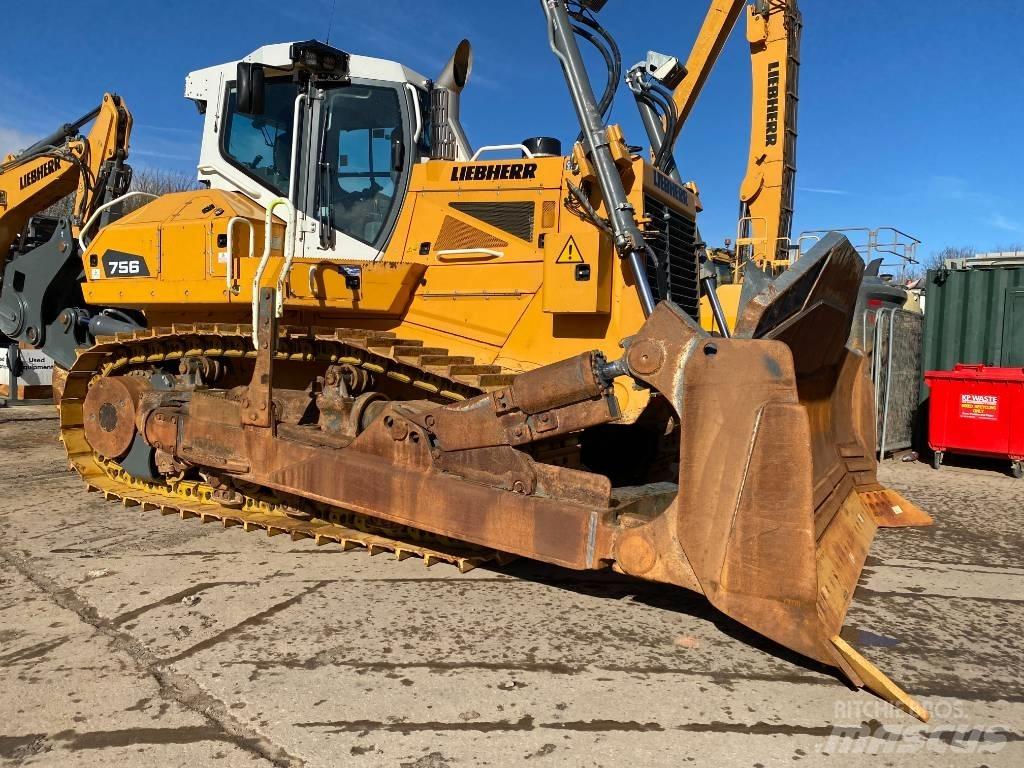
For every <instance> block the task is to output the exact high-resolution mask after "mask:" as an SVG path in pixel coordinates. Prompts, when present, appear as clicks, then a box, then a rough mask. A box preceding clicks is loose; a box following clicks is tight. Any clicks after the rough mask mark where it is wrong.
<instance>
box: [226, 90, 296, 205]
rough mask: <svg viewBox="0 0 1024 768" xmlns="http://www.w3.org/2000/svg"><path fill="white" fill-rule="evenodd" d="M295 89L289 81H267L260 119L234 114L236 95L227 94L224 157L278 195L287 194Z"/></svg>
mask: <svg viewBox="0 0 1024 768" xmlns="http://www.w3.org/2000/svg"><path fill="white" fill-rule="evenodd" d="M298 93H299V86H298V85H297V84H296V83H294V82H293V81H292V80H291V78H288V79H278V80H268V81H267V85H266V92H265V96H264V108H263V114H261V115H255V116H254V115H242V114H239V113H238V112H236V103H237V100H238V94H237V91H236V90H235V88H234V86H232V88H231V90H230V91H229V92H228V108H227V112H226V115H225V125H224V132H223V136H224V138H223V142H224V145H223V146H224V154H225V155H226V156H227V158H228V159H229V160H231V161H233V162H234V164H235V165H237V166H238V167H240V168H241V169H242V170H244V171H245V172H246V173H248V174H249V175H250V176H252V177H254V178H255V179H256V180H257V181H260V182H261V183H263V184H265V185H266V186H268V187H270V188H271V189H272V190H274V191H275V192H277V193H278V194H279V195H285V194H287V193H288V184H289V182H290V180H291V173H292V160H291V156H292V129H293V126H294V117H295V99H296V97H297V96H298Z"/></svg>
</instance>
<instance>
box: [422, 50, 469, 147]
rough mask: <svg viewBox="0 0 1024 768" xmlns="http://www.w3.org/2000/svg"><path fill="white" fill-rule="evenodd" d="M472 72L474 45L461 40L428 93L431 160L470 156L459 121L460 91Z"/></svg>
mask: <svg viewBox="0 0 1024 768" xmlns="http://www.w3.org/2000/svg"><path fill="white" fill-rule="evenodd" d="M472 71H473V46H472V45H471V44H470V42H469V40H463V41H462V42H461V43H459V46H458V48H456V49H455V53H454V54H452V57H451V59H450V60H449V61H448V64H447V65H446V66H445V68H444V70H443V71H442V72H441V74H440V75H439V76H438V78H437V80H436V81H435V82H434V90H433V92H432V93H431V95H430V113H431V121H430V123H431V126H432V128H431V132H432V136H431V139H432V140H431V147H432V148H433V149H432V150H431V153H430V156H431V159H433V160H462V161H466V160H469V159H470V158H471V157H472V156H473V148H472V147H471V146H470V144H469V140H468V139H467V138H466V132H465V131H464V130H463V128H462V122H461V120H460V111H461V110H460V106H461V101H462V91H463V89H465V87H466V83H467V82H469V76H470V74H471V73H472Z"/></svg>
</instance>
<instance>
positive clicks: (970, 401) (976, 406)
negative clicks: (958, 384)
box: [960, 394, 999, 421]
mask: <svg viewBox="0 0 1024 768" xmlns="http://www.w3.org/2000/svg"><path fill="white" fill-rule="evenodd" d="M960 418H961V419H982V420H984V421H996V420H997V419H998V418H999V398H998V397H996V396H995V395H967V394H963V395H960Z"/></svg>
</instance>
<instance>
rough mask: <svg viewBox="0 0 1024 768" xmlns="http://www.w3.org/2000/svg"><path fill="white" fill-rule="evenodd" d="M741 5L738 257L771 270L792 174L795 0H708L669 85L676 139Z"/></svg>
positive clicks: (777, 264)
mask: <svg viewBox="0 0 1024 768" xmlns="http://www.w3.org/2000/svg"><path fill="white" fill-rule="evenodd" d="M744 7H745V8H746V16H747V42H748V43H749V44H750V65H751V72H752V76H753V99H752V106H751V124H750V154H749V159H748V162H747V171H746V174H745V176H744V179H743V183H742V184H741V186H740V217H739V227H738V237H737V242H736V247H737V256H738V261H739V263H741V264H745V263H748V262H753V263H754V264H756V265H757V266H758V267H759V268H761V269H763V270H765V271H766V272H768V273H769V274H772V275H776V274H778V273H779V272H781V271H782V270H783V269H785V268H786V266H787V265H788V263H789V242H790V235H791V232H792V227H793V193H794V185H795V180H796V140H797V104H798V101H799V96H798V93H799V69H800V36H801V28H802V24H803V22H802V18H801V15H800V10H799V8H798V3H797V0H756V1H755V2H752V3H750V2H748V0H713V2H712V3H711V7H710V8H709V9H708V13H707V16H706V17H705V19H704V23H703V25H702V26H701V29H700V33H699V34H698V35H697V39H696V41H695V42H694V44H693V48H692V49H691V50H690V55H689V56H688V58H687V59H686V77H684V78H683V79H682V82H680V83H679V84H678V85H677V86H676V87H675V88H674V89H673V92H672V100H673V102H674V106H675V113H676V117H675V120H674V121H673V122H674V125H673V126H672V128H673V130H672V131H671V135H670V136H669V139H670V140H671V141H672V142H673V143H675V142H677V141H678V139H679V135H680V133H681V132H682V129H683V126H684V125H685V123H686V119H687V117H688V116H689V114H690V112H691V110H692V109H693V107H694V105H695V104H696V103H697V100H698V98H699V97H700V94H701V91H702V90H703V88H704V84H705V83H706V82H707V80H708V77H709V76H710V75H711V71H712V70H713V69H714V66H715V64H716V63H717V61H718V58H719V56H720V55H721V53H722V49H723V48H724V47H725V43H726V41H727V40H728V39H729V36H730V35H731V34H732V31H733V28H734V27H735V26H736V23H737V21H738V20H739V17H740V14H741V13H742V12H743V10H744Z"/></svg>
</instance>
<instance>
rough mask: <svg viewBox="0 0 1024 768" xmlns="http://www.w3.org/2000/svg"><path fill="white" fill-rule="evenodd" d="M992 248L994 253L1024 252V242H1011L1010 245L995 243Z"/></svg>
mask: <svg viewBox="0 0 1024 768" xmlns="http://www.w3.org/2000/svg"><path fill="white" fill-rule="evenodd" d="M992 250H993V251H994V252H996V253H1014V254H1024V243H1013V244H1012V245H997V246H996V247H995V248H993V249H992Z"/></svg>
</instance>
